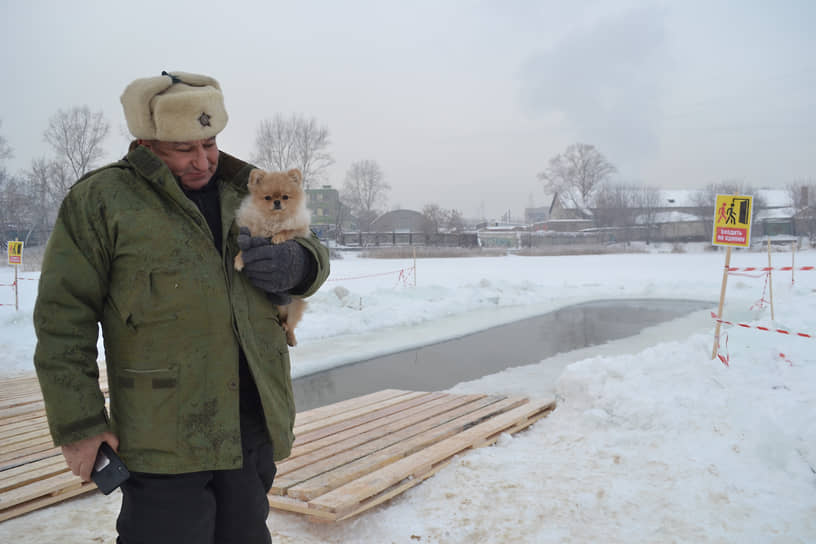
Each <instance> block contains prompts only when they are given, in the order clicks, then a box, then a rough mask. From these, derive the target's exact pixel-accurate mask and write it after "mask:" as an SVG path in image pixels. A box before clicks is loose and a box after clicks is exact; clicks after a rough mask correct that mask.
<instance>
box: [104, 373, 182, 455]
mask: <svg viewBox="0 0 816 544" xmlns="http://www.w3.org/2000/svg"><path fill="white" fill-rule="evenodd" d="M112 386H113V387H111V390H112V395H111V402H112V406H111V411H112V414H111V415H112V416H113V419H114V420H115V422H116V430H117V432H118V433H119V439H120V441H121V445H122V446H121V447H122V448H123V449H125V450H129V449H139V450H160V451H175V449H176V446H177V443H178V412H179V396H178V369H177V368H162V369H144V370H142V369H133V368H122V369H119V370H117V372H116V382H115V383H114V384H112Z"/></svg>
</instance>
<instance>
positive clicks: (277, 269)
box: [238, 227, 311, 304]
mask: <svg viewBox="0 0 816 544" xmlns="http://www.w3.org/2000/svg"><path fill="white" fill-rule="evenodd" d="M238 247H239V248H241V252H242V259H243V260H244V270H243V272H244V273H245V274H246V276H247V278H248V279H249V281H251V282H252V284H253V285H254V286H255V287H257V288H258V289H261V290H263V291H266V292H267V294H268V296H269V299H270V300H271V301H272V302H274V303H275V304H288V303H289V302H291V298H290V297H289V295H288V294H286V293H287V292H288V291H290V290H291V289H293V288H295V287H297V286H299V285H300V284H302V283H303V282H304V281H305V280H306V276H307V274H308V273H309V272H310V271H311V267H310V266H309V265H310V261H309V259H310V258H311V255H310V254H309V251H308V250H307V249H306V248H305V247H303V246H302V245H300V244H298V243H297V242H295V241H294V240H288V241H286V242H283V243H282V244H272V243H270V242H269V240H268V239H267V238H262V237H260V236H251V235H250V233H249V229H247V228H246V227H241V229H240V230H239V234H238Z"/></svg>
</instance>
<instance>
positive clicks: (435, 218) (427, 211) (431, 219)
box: [422, 204, 445, 234]
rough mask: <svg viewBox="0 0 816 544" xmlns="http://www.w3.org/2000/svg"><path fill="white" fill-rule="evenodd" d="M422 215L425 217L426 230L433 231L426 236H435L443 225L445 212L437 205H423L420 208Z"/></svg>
mask: <svg viewBox="0 0 816 544" xmlns="http://www.w3.org/2000/svg"><path fill="white" fill-rule="evenodd" d="M422 215H424V216H425V219H427V221H426V222H425V225H426V228H428V229H433V230H432V232H428V233H426V234H435V233H437V232H439V229H440V228H441V227H442V226H443V225H444V224H445V210H443V209H442V208H440V207H439V204H425V206H424V207H423V208H422Z"/></svg>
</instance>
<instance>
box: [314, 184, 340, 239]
mask: <svg viewBox="0 0 816 544" xmlns="http://www.w3.org/2000/svg"><path fill="white" fill-rule="evenodd" d="M306 199H307V200H306V207H307V208H308V209H309V211H310V212H311V214H312V230H313V231H315V233H317V235H318V236H319V237H320V238H326V237H328V236H329V235H330V233H332V232H334V230H335V229H336V228H337V223H338V221H339V220H341V212H342V209H343V208H342V206H343V205H342V204H341V203H340V193H339V192H338V191H337V189H333V188H332V186H331V185H323V186H322V187H321V188H320V189H306Z"/></svg>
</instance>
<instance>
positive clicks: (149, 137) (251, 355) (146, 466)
mask: <svg viewBox="0 0 816 544" xmlns="http://www.w3.org/2000/svg"><path fill="white" fill-rule="evenodd" d="M121 101H122V105H123V107H124V112H125V118H126V120H127V123H128V128H129V129H130V131H131V133H132V134H133V135H134V136H135V137H136V141H135V142H134V143H133V144H131V150H130V152H129V153H128V154H127V156H126V157H125V158H124V159H123V160H121V161H119V162H117V163H114V164H111V165H108V166H106V167H103V168H101V169H99V170H96V171H94V172H91V173H89V174H88V175H86V176H85V177H83V178H82V179H80V180H79V181H78V182H77V183H76V184H75V185H74V186H73V187H72V189H71V190H70V192H69V193H68V195H67V196H66V197H65V200H64V201H63V203H62V206H61V208H60V212H59V217H58V219H57V223H56V225H55V227H54V232H53V233H52V235H51V238H50V240H49V242H48V247H47V249H46V254H45V258H44V260H43V266H42V275H41V278H40V286H39V295H38V298H37V303H36V306H35V310H34V324H35V329H36V332H37V340H38V343H37V349H36V353H35V357H34V358H35V361H34V362H35V366H36V369H37V374H38V377H39V380H40V385H41V388H42V392H43V396H44V398H45V404H46V412H47V415H48V422H49V427H50V430H51V435H52V437H53V439H54V443H55V444H57V445H59V446H61V447H62V452H63V455H64V457H65V459H66V462H67V463H68V466H69V467H70V468H71V470H72V471H73V473H74V474H77V475H79V476H80V477H81V478H82V479H83V480H88V479H89V477H90V474H91V470H92V468H93V465H94V460H95V458H96V454H97V450H98V448H99V446H100V444H101V443H102V442H107V443H108V444H109V445H110V446H111V447H113V448H114V449H117V450H118V452H119V454H120V456H121V458H122V460H123V461H124V462H125V464H126V465H127V467H128V469H129V470H130V472H131V477H130V479H128V480H127V481H126V482H125V483H124V484H123V485H122V507H121V511H120V514H119V518H118V520H117V530H118V532H119V539H118V542H120V543H123V544H132V543H141V542H144V543H151V544H156V543H163V542H168V543H169V542H173V543H185V542H191V543H196V544H199V543H222V542H240V543H254V542H270V541H271V539H270V535H269V531H268V529H267V527H266V522H265V520H266V517H267V515H268V512H269V505H268V503H267V500H266V493H267V492H268V490H269V488H270V486H271V485H272V479H273V478H274V475H275V464H274V461H275V460H280V459H283V458H285V457H286V456H288V455H289V452H290V449H291V445H292V440H293V435H292V427H293V424H294V415H295V412H294V402H293V398H292V386H291V377H290V368H289V355H288V348H287V345H286V340H285V336H284V332H283V330H282V329H281V326H280V323H279V320H278V314H277V310H276V306H275V305H276V304H280V303H286V301H287V300H290V297H291V296H298V297H306V296H309V295H311V294H313V293H314V292H315V291H316V290H317V289H318V288H319V287H320V285H321V284H322V283H323V282H324V281H325V280H326V277H327V276H328V273H329V259H328V251H327V250H326V248H325V247H324V246H322V245H321V244H320V242H319V241H318V240H317V238H316V237H314V236H311V237H308V238H299V239H297V240H292V241H289V242H286V243H284V244H278V245H270V244H269V243H268V241H266V240H264V239H261V238H250V236H249V233H247V232H239V230H238V228H237V227H236V225H235V221H234V215H235V210H236V208H237V207H238V205H239V204H240V201H241V199H242V198H243V196H244V195H245V194H246V192H247V188H246V183H247V177H248V174H249V172H250V170H251V169H252V166H251V165H249V164H247V163H244V162H242V161H240V160H238V159H236V158H234V157H231V156H230V155H227V154H226V153H224V152H221V151H219V150H218V146H217V144H216V135H217V134H218V133H219V132H220V131H221V130H222V129H223V128H224V126H225V125H226V123H227V113H226V109H225V108H224V102H223V95H222V93H221V88H220V86H219V84H218V82H217V81H215V80H214V79H212V78H210V77H207V76H201V75H195V74H188V73H182V72H175V73H172V74H168V73H166V72H163V73H162V75H161V76H158V77H152V78H145V79H139V80H136V81H134V82H133V83H131V84H130V85H129V86H128V87H127V88H126V89H125V91H124V93H123V94H122V97H121ZM239 248H240V249H241V250H243V252H244V262H245V265H246V266H245V269H244V270H243V271H242V272H241V273H238V272H236V271H235V270H234V268H233V265H232V263H233V258H234V257H235V255H236V254H237V252H238V250H239ZM98 324H101V327H102V333H103V337H104V345H105V363H106V366H107V371H108V383H109V394H110V409H109V411H106V409H105V403H104V397H103V394H102V392H101V391H100V389H99V386H98V383H97V381H98V375H99V374H98V368H97V349H96V345H97V335H98Z"/></svg>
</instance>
